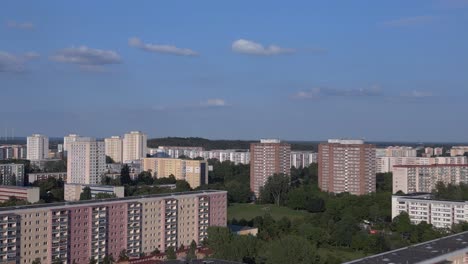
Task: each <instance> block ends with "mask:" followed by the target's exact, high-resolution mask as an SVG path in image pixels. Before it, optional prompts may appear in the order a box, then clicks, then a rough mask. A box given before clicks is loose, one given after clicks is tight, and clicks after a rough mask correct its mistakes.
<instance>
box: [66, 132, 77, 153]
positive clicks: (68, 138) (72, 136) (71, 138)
mask: <svg viewBox="0 0 468 264" xmlns="http://www.w3.org/2000/svg"><path fill="white" fill-rule="evenodd" d="M78 138H80V136H79V135H77V134H69V135H68V136H65V137H63V151H64V152H65V153H66V152H67V151H68V149H69V148H70V144H71V143H72V142H75V141H76V140H77V139H78Z"/></svg>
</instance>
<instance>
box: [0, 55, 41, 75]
mask: <svg viewBox="0 0 468 264" xmlns="http://www.w3.org/2000/svg"><path fill="white" fill-rule="evenodd" d="M38 57H39V54H38V53H36V52H27V53H25V54H22V55H19V56H17V55H13V54H11V53H8V52H4V51H0V72H16V73H18V72H24V71H25V68H26V62H27V61H30V60H32V59H36V58H38Z"/></svg>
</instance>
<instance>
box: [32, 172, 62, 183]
mask: <svg viewBox="0 0 468 264" xmlns="http://www.w3.org/2000/svg"><path fill="white" fill-rule="evenodd" d="M49 178H54V179H57V180H58V179H61V180H63V181H64V182H66V181H67V172H66V171H65V172H35V173H29V174H28V181H29V183H34V182H35V181H44V180H47V179H49Z"/></svg>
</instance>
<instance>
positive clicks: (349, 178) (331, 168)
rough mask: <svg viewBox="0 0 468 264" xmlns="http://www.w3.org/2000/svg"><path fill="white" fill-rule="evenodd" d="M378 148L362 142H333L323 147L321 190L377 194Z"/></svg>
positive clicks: (319, 158) (321, 145)
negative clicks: (376, 150) (376, 149)
mask: <svg viewBox="0 0 468 264" xmlns="http://www.w3.org/2000/svg"><path fill="white" fill-rule="evenodd" d="M375 160H376V155H375V145H372V144H364V141H362V140H341V139H330V140H328V143H322V144H320V145H319V154H318V174H319V179H318V180H319V188H320V189H321V190H323V191H326V192H333V193H342V192H349V193H351V194H355V195H363V194H368V193H371V192H375V177H376V176H375V174H376V165H375Z"/></svg>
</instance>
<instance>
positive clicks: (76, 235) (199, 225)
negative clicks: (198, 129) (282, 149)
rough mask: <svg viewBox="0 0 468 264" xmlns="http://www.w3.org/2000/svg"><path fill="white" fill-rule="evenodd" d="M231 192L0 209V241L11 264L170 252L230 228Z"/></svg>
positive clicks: (80, 263)
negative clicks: (212, 228)
mask: <svg viewBox="0 0 468 264" xmlns="http://www.w3.org/2000/svg"><path fill="white" fill-rule="evenodd" d="M226 221H227V192H225V191H214V190H212V191H196V192H185V193H177V194H164V195H150V196H144V197H128V198H120V199H119V198H115V199H109V200H105V201H102V200H91V201H87V202H76V203H74V202H67V203H54V204H41V205H32V206H21V207H14V208H10V207H6V208H0V225H2V227H4V226H5V227H4V228H9V230H11V231H10V232H2V233H1V234H0V239H2V240H7V241H11V242H12V243H17V245H16V246H8V244H2V245H0V247H1V250H0V258H1V259H2V260H3V261H4V262H6V263H28V264H30V263H32V262H33V261H34V260H35V259H37V258H38V259H40V261H41V263H52V262H53V260H60V261H62V262H63V263H77V264H88V263H89V260H90V259H94V260H96V261H98V262H102V261H103V259H104V257H105V256H106V255H112V256H113V257H114V259H117V258H118V256H119V253H120V252H121V251H122V250H125V251H126V252H127V255H128V256H130V257H139V256H140V255H141V254H146V255H149V254H150V253H151V252H153V251H154V250H155V249H158V250H160V251H161V252H165V251H166V249H167V248H168V247H169V246H173V247H175V248H178V247H180V246H181V245H182V244H183V245H189V244H190V242H191V241H192V240H194V241H195V242H197V244H200V243H201V242H202V241H203V240H204V239H206V234H207V233H206V232H207V228H208V227H209V226H226Z"/></svg>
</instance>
